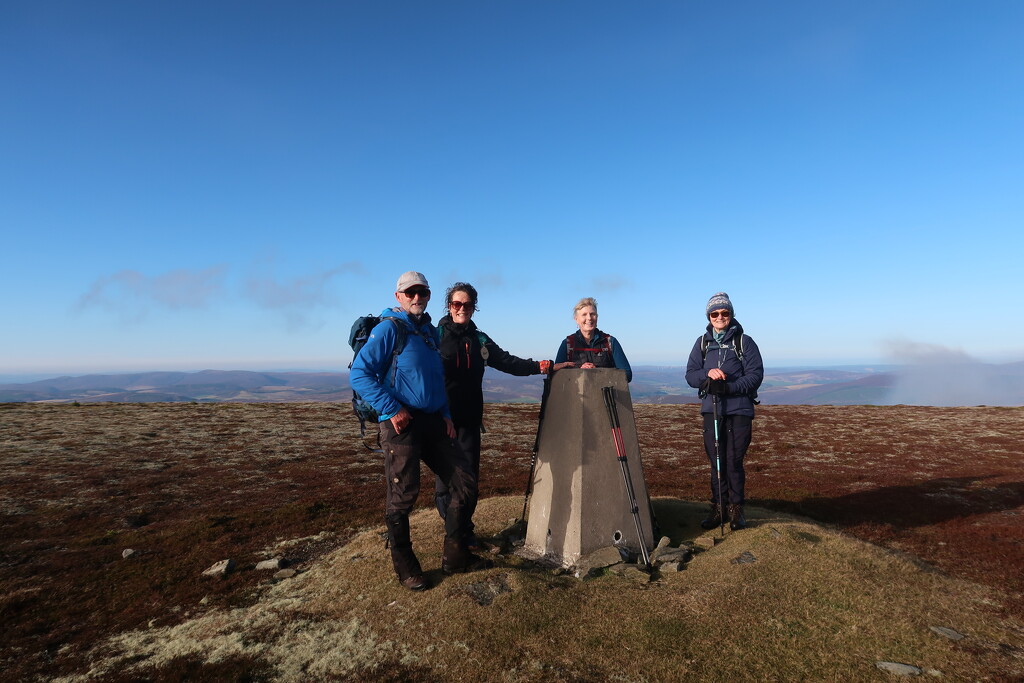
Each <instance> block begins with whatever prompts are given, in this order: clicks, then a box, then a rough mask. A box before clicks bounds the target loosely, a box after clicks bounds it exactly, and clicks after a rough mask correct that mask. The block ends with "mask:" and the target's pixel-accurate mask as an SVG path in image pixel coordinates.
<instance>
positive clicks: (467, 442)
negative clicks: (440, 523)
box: [434, 425, 480, 535]
mask: <svg viewBox="0 0 1024 683" xmlns="http://www.w3.org/2000/svg"><path fill="white" fill-rule="evenodd" d="M455 445H456V446H458V447H459V449H460V450H461V451H462V454H463V456H464V457H465V458H466V461H467V462H468V463H469V467H470V472H472V473H473V480H472V483H473V484H474V486H473V490H472V491H470V495H469V497H468V498H467V506H466V519H467V520H468V522H467V529H466V533H467V535H468V534H471V533H473V529H474V527H475V525H474V524H473V513H474V512H475V511H476V502H477V498H478V497H479V494H480V492H479V490H478V487H479V484H480V426H479V425H477V426H476V427H457V428H456V429H455ZM451 501H452V494H451V492H450V491H449V490H448V485H447V484H446V483H445V482H444V480H443V479H442V478H441V477H434V504H435V505H436V506H437V511H438V512H439V513H440V514H441V519H444V518H445V515H446V514H447V511H448V505H450V504H451Z"/></svg>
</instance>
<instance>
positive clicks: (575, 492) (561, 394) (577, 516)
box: [523, 368, 654, 567]
mask: <svg viewBox="0 0 1024 683" xmlns="http://www.w3.org/2000/svg"><path fill="white" fill-rule="evenodd" d="M607 386H611V387H614V391H615V401H616V404H617V408H618V413H619V422H620V424H621V427H622V441H623V443H624V444H625V453H626V462H627V465H628V467H629V472H630V475H631V478H632V483H633V493H634V495H635V496H636V504H637V507H638V510H639V516H640V529H641V531H642V534H643V538H642V539H641V538H638V536H637V529H636V520H635V518H634V515H633V512H632V508H631V506H630V502H629V495H628V494H627V492H626V484H625V477H624V476H623V473H622V466H621V464H620V462H619V460H618V457H617V452H616V448H615V441H614V439H613V437H612V425H611V422H610V420H609V418H608V409H607V407H606V404H605V399H604V394H603V391H602V390H603V388H604V387H607ZM651 522H652V520H651V513H650V498H649V497H648V495H647V483H646V482H645V480H644V472H643V465H642V463H641V462H640V446H639V444H638V443H637V436H636V423H635V421H634V419H633V402H632V400H631V399H630V396H629V386H628V385H627V383H626V373H625V371H623V370H616V369H604V368H595V369H589V370H578V369H569V370H559V371H558V372H556V373H555V374H554V375H553V376H552V378H551V390H550V393H549V394H548V398H547V404H546V405H545V408H544V415H543V418H542V421H541V424H540V439H539V446H538V450H537V463H536V466H535V467H534V475H533V493H532V495H531V497H530V516H529V524H528V525H527V529H526V541H525V543H524V545H523V554H524V555H526V556H528V557H535V558H542V557H543V558H544V559H545V560H547V561H550V562H553V563H556V564H559V565H561V566H563V567H572V566H574V565H575V564H576V563H577V562H578V561H579V559H580V558H581V557H584V556H585V555H587V554H589V553H591V552H593V551H595V550H598V549H599V548H604V547H607V546H620V547H625V548H627V549H629V550H630V551H632V552H634V553H637V552H639V551H640V543H641V542H642V543H643V544H644V545H645V546H646V548H647V549H648V550H650V549H651V548H652V547H653V538H654V532H653V525H652V523H651Z"/></svg>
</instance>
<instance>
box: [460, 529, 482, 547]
mask: <svg viewBox="0 0 1024 683" xmlns="http://www.w3.org/2000/svg"><path fill="white" fill-rule="evenodd" d="M462 544H463V545H464V546H466V550H469V551H471V552H472V551H475V550H480V539H479V538H477V537H476V534H474V533H473V532H472V531H471V532H469V533H468V534H466V536H465V538H463V539H462Z"/></svg>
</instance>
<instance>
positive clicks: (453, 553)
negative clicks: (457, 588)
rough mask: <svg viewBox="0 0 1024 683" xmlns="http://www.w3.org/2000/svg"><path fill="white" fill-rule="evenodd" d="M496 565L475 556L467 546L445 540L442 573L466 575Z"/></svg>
mask: <svg viewBox="0 0 1024 683" xmlns="http://www.w3.org/2000/svg"><path fill="white" fill-rule="evenodd" d="M493 566H494V563H493V562H491V561H490V560H488V559H486V558H483V557H480V556H479V555H474V554H473V553H471V552H469V550H467V549H466V547H465V545H463V544H462V543H460V542H458V541H457V540H455V539H452V538H445V539H444V551H443V552H442V553H441V571H443V572H444V573H445V574H465V573H466V572H475V571H479V570H481V569H490V568H491V567H493Z"/></svg>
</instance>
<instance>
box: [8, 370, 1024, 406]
mask: <svg viewBox="0 0 1024 683" xmlns="http://www.w3.org/2000/svg"><path fill="white" fill-rule="evenodd" d="M683 374H684V373H683V368H681V367H663V366H639V367H636V368H634V371H633V382H632V384H631V385H630V393H631V394H632V398H633V402H634V403H662V404H676V403H696V402H697V395H696V393H697V392H696V391H695V390H694V389H692V388H691V387H689V386H688V385H687V384H686V379H685V378H684V376H683ZM541 388H542V380H541V378H540V377H539V376H535V377H513V376H511V375H505V374H503V373H500V372H495V371H492V370H490V369H488V371H487V374H486V375H485V376H484V400H485V401H488V402H492V403H528V402H537V401H539V400H540V395H541ZM351 396H352V394H351V390H350V389H349V384H348V373H343V372H250V371H245V370H203V371H201V372H142V373H130V374H108V375H82V376H77V377H55V378H52V379H44V380H38V381H34V382H26V383H20V384H0V401H2V402H37V401H43V402H56V403H70V402H73V401H79V402H127V403H137V402H157V401H160V402H163V401H166V402H181V401H184V402H190V401H197V402H218V401H237V402H292V401H334V402H337V401H342V402H344V401H348V400H349V399H350V398H351ZM759 398H760V400H761V402H762V403H763V404H766V405H772V404H775V405H889V404H893V403H907V404H913V405H1002V406H1021V405H1024V363H1008V364H1003V365H983V364H980V363H976V364H970V365H968V366H966V367H965V366H964V365H963V364H961V365H959V366H951V367H948V368H943V369H938V368H895V367H883V368H877V367H866V366H865V367H849V368H795V369H780V370H769V371H767V373H766V376H765V380H764V384H763V385H762V386H761V390H760V392H759Z"/></svg>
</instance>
